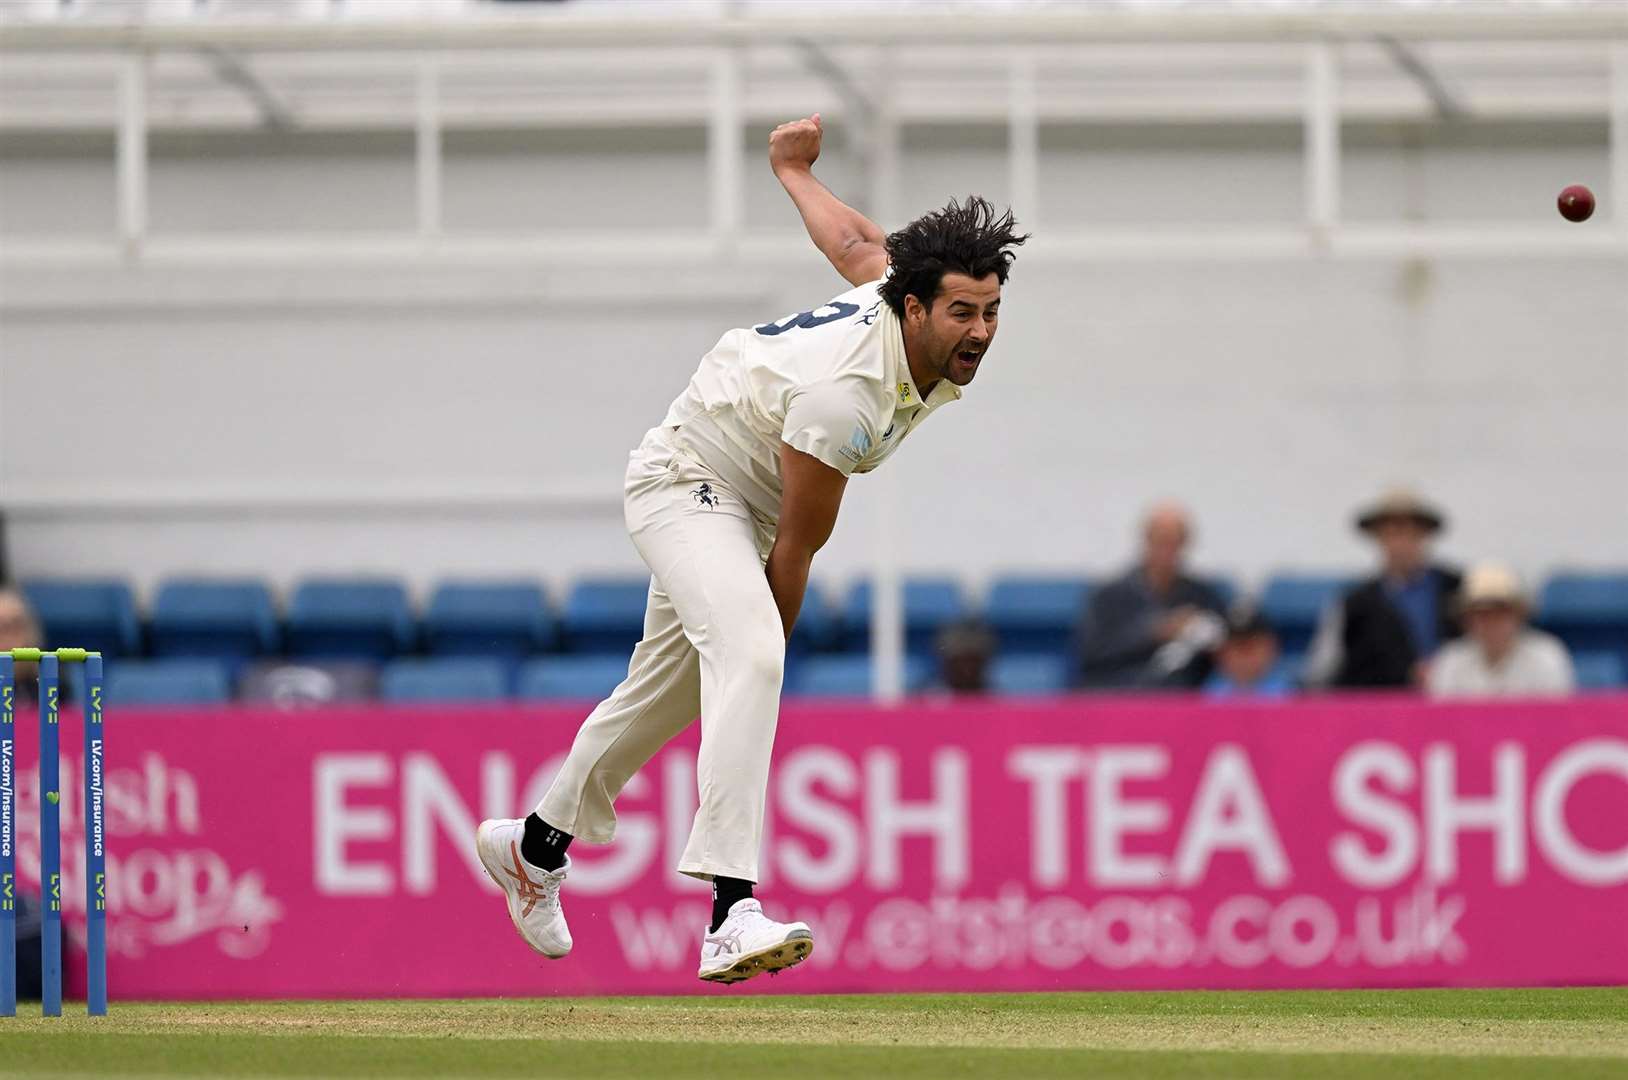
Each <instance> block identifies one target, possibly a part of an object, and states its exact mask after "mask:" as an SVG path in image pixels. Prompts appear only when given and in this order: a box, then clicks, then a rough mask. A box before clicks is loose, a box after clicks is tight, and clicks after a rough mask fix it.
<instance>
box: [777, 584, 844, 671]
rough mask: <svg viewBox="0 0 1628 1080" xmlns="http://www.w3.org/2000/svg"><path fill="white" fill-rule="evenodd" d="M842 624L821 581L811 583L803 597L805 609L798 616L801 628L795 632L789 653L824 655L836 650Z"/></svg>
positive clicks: (789, 644) (798, 626)
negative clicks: (825, 652)
mask: <svg viewBox="0 0 1628 1080" xmlns="http://www.w3.org/2000/svg"><path fill="white" fill-rule="evenodd" d="M841 627H842V624H841V621H840V620H839V619H838V617H837V613H836V612H835V611H834V610H832V607H831V599H830V596H829V595H828V594H827V593H826V591H825V589H824V588H823V587H821V586H820V585H819V584H818V583H817V582H813V581H811V582H809V583H808V591H807V592H805V593H804V594H803V608H802V610H801V611H800V612H798V613H797V625H796V627H795V628H794V629H793V630H792V632H791V641H790V642H789V643H788V645H787V652H788V654H800V653H810V652H824V651H826V650H828V649H832V648H835V647H836V643H837V636H838V634H839V632H840V630H841Z"/></svg>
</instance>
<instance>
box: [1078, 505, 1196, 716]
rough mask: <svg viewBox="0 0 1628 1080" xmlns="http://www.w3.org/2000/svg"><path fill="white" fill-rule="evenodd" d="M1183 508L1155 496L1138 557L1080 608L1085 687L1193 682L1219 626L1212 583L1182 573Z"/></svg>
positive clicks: (1187, 531)
mask: <svg viewBox="0 0 1628 1080" xmlns="http://www.w3.org/2000/svg"><path fill="white" fill-rule="evenodd" d="M1191 539H1192V528H1191V526H1190V525H1189V524H1188V517H1187V511H1186V510H1185V509H1184V508H1183V507H1181V506H1178V505H1176V504H1174V503H1161V504H1160V505H1158V506H1155V507H1154V508H1153V509H1152V510H1150V511H1149V512H1148V515H1147V517H1146V519H1145V520H1144V523H1143V549H1142V557H1141V559H1140V561H1139V562H1138V563H1137V565H1136V566H1135V567H1133V568H1132V569H1131V570H1130V571H1128V572H1127V573H1126V574H1125V575H1124V576H1123V577H1120V578H1118V579H1117V580H1115V581H1112V582H1110V583H1109V584H1107V585H1105V586H1103V587H1102V588H1101V589H1098V590H1097V592H1096V593H1095V595H1093V596H1092V598H1091V602H1090V604H1089V606H1088V607H1087V609H1086V615H1085V625H1084V628H1083V636H1082V640H1081V646H1080V675H1081V682H1082V684H1083V685H1085V686H1090V687H1132V686H1139V687H1165V688H1181V687H1195V686H1198V685H1199V684H1200V683H1202V682H1203V681H1204V676H1205V675H1206V674H1208V670H1209V663H1210V662H1209V652H1210V650H1211V649H1213V648H1214V647H1215V646H1216V645H1217V644H1218V643H1219V642H1220V640H1221V636H1222V634H1223V632H1224V627H1225V623H1224V619H1223V614H1222V613H1223V611H1224V610H1225V605H1224V604H1223V603H1222V601H1221V596H1220V594H1218V593H1217V592H1216V591H1215V589H1213V588H1211V587H1210V586H1209V585H1206V584H1205V583H1204V582H1201V581H1198V580H1197V579H1195V578H1193V577H1190V576H1188V574H1187V573H1186V572H1185V569H1184V567H1183V554H1184V553H1185V552H1186V550H1187V545H1188V543H1189V542H1190V541H1191Z"/></svg>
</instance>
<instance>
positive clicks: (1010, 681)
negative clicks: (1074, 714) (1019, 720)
mask: <svg viewBox="0 0 1628 1080" xmlns="http://www.w3.org/2000/svg"><path fill="white" fill-rule="evenodd" d="M1068 673H1069V661H1068V658H1067V657H1065V656H1062V655H1060V654H1053V655H1050V656H1047V655H1043V654H1039V653H1028V654H1024V653H1017V654H1012V655H1003V656H997V657H995V659H994V660H993V661H991V662H990V665H989V689H990V691H991V692H993V693H996V694H1002V695H1009V696H1013V697H1021V696H1030V695H1037V694H1061V693H1062V692H1063V691H1065V690H1067V689H1068Z"/></svg>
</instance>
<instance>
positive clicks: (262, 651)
mask: <svg viewBox="0 0 1628 1080" xmlns="http://www.w3.org/2000/svg"><path fill="white" fill-rule="evenodd" d="M150 641H151V646H152V653H153V655H154V656H204V657H215V658H217V659H222V660H228V661H242V660H247V659H249V658H251V657H255V656H266V655H269V654H272V653H275V652H276V651H277V648H278V641H277V610H276V608H275V607H274V606H273V605H272V601H271V591H270V590H269V589H267V588H266V586H265V583H264V582H260V581H242V580H238V581H224V580H207V579H199V578H177V579H173V580H170V581H166V582H164V584H162V585H161V586H159V589H158V594H157V595H156V596H155V597H154V598H153V611H152V632H151V634H150Z"/></svg>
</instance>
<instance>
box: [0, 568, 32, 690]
mask: <svg viewBox="0 0 1628 1080" xmlns="http://www.w3.org/2000/svg"><path fill="white" fill-rule="evenodd" d="M39 647H40V624H39V620H38V619H36V618H35V617H34V612H33V609H32V608H30V607H29V606H28V601H27V600H25V599H24V598H23V594H22V593H21V592H19V591H18V590H16V589H14V588H11V587H10V586H0V651H8V652H9V651H10V650H12V649H37V648H39ZM37 668H38V665H37V664H34V663H26V664H17V665H16V666H15V669H14V673H15V675H16V677H17V700H18V702H19V703H21V702H24V701H32V700H34V698H35V696H36V695H37V694H38V693H39V681H38V679H39V673H38V671H37V670H36V669H37Z"/></svg>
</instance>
